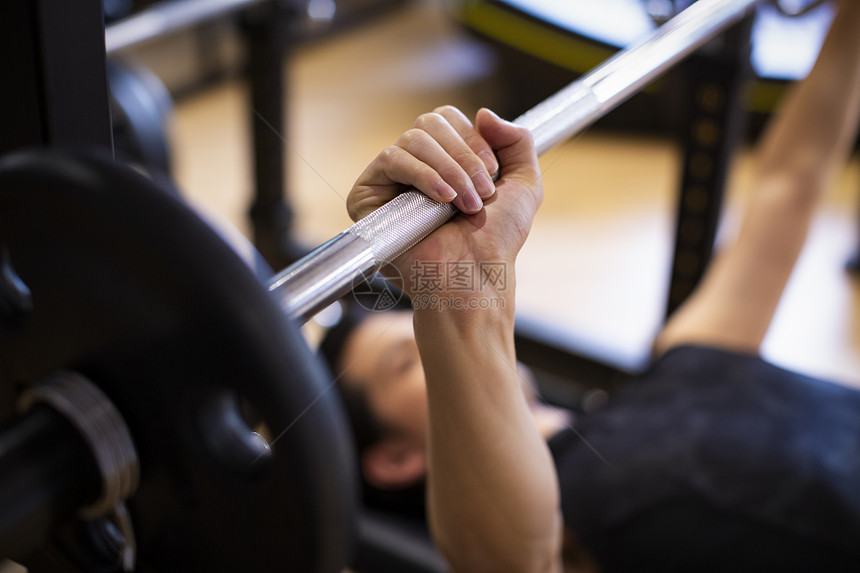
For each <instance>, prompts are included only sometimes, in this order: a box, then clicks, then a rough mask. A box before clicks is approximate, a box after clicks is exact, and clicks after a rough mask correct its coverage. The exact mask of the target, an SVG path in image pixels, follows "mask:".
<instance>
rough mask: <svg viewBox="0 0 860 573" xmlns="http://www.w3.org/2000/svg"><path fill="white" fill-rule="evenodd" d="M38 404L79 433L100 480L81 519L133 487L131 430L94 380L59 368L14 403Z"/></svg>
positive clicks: (109, 506)
mask: <svg viewBox="0 0 860 573" xmlns="http://www.w3.org/2000/svg"><path fill="white" fill-rule="evenodd" d="M39 402H41V403H44V404H47V405H48V406H50V407H51V408H53V409H54V410H56V411H57V412H59V413H60V414H62V415H63V416H64V417H65V418H66V419H67V420H68V421H69V423H71V424H72V426H74V427H75V429H76V430H77V431H78V432H79V433H80V435H81V437H82V438H83V439H84V442H85V443H86V444H87V446H88V448H89V451H90V453H91V454H92V456H93V458H94V459H95V462H96V467H97V468H98V471H99V476H100V479H101V491H100V494H99V496H98V498H97V499H96V500H95V501H94V502H92V503H90V504H89V505H87V506H86V507H82V508H80V510H79V512H78V513H79V515H80V516H81V517H82V518H84V519H96V518H98V517H103V516H105V515H107V514H109V513H110V512H112V511H113V510H114V508H115V507H116V506H117V505H119V504H120V503H122V502H123V501H125V500H126V499H127V498H128V497H129V496H131V494H133V493H134V492H135V491H136V490H137V484H138V480H139V477H140V463H139V461H138V456H137V450H136V449H135V447H134V441H133V440H132V438H131V432H130V431H129V429H128V426H127V425H126V423H125V420H124V419H123V417H122V414H120V413H119V410H117V409H116V406H114V405H113V403H112V402H111V401H110V399H109V398H108V397H107V396H106V395H105V394H104V392H102V391H101V390H100V389H99V388H98V387H97V386H96V385H95V384H93V383H92V382H90V381H89V380H87V379H86V378H85V377H83V376H82V375H80V374H78V373H76V372H69V371H63V372H58V373H56V374H54V375H53V376H52V377H51V378H49V379H47V380H45V381H44V382H41V383H39V384H36V385H35V386H34V387H33V388H31V389H29V390H28V391H27V392H26V393H25V394H24V395H23V396H22V398H21V401H20V404H19V408H20V409H21V410H27V409H29V408H30V407H31V406H32V405H33V404H35V403H39Z"/></svg>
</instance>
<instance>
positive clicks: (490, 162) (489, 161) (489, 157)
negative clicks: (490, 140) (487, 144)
mask: <svg viewBox="0 0 860 573" xmlns="http://www.w3.org/2000/svg"><path fill="white" fill-rule="evenodd" d="M478 155H479V156H480V157H481V158H482V159H483V160H484V165H486V166H487V171H489V172H490V173H495V172H496V171H498V170H499V160H498V159H496V154H495V153H493V152H492V151H487V150H486V149H485V150H484V151H482V152H481V153H479V154H478Z"/></svg>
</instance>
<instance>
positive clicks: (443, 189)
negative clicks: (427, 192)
mask: <svg viewBox="0 0 860 573" xmlns="http://www.w3.org/2000/svg"><path fill="white" fill-rule="evenodd" d="M436 193H438V194H439V197H441V198H442V200H443V201H451V200H453V199H454V197H456V196H457V192H456V191H454V188H453V187H451V186H450V185H448V184H447V183H445V181H444V180H443V179H440V180H439V182H438V183H437V184H436Z"/></svg>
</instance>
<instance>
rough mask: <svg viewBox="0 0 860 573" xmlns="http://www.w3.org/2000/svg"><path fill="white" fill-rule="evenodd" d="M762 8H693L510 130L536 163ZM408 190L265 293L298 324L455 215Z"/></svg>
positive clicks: (750, 1)
mask: <svg viewBox="0 0 860 573" xmlns="http://www.w3.org/2000/svg"><path fill="white" fill-rule="evenodd" d="M759 1H761V0H699V1H698V2H696V3H695V4H693V5H692V6H690V7H689V8H687V9H686V10H684V11H683V12H681V13H680V14H678V15H677V16H675V17H674V18H672V19H671V20H669V21H668V22H666V23H665V24H664V25H662V26H660V27H659V28H657V29H656V30H654V31H653V32H652V33H651V34H649V35H648V36H647V37H645V38H643V39H642V40H640V41H638V42H635V43H634V44H633V45H631V46H629V47H627V48H625V49H624V50H622V51H620V52H618V53H617V54H615V55H614V56H613V57H611V58H609V59H608V60H606V61H605V62H603V63H602V64H601V65H599V66H598V67H596V68H594V69H593V70H592V71H590V72H589V73H587V74H585V75H583V76H582V77H580V79H578V80H576V81H574V82H573V83H571V84H570V85H568V86H567V87H565V88H563V89H562V90H561V91H559V92H558V93H556V94H555V95H553V96H551V97H550V98H548V99H546V100H544V101H543V102H541V103H540V104H538V105H537V106H535V107H534V108H532V109H531V110H529V111H527V112H526V113H524V114H523V115H521V116H520V117H519V118H517V119H516V120H515V122H514V123H516V124H518V125H521V126H524V127H527V128H528V129H529V130H530V131H531V132H532V135H533V136H534V141H535V146H536V147H537V153H538V155H541V154H543V153H544V152H546V151H547V150H549V149H550V148H552V147H553V146H555V145H557V144H558V143H561V142H562V141H564V140H566V139H568V138H569V137H570V136H572V135H574V134H575V133H577V132H578V131H580V130H582V129H584V128H585V127H587V126H588V125H590V124H591V123H593V122H594V121H596V120H598V119H600V118H601V117H603V116H604V115H606V114H607V113H609V111H611V110H612V109H614V108H615V107H617V106H618V105H619V104H620V103H622V102H623V101H625V100H626V99H627V98H629V97H630V96H632V95H633V94H635V93H636V92H638V91H639V90H641V89H642V88H643V87H645V86H646V85H647V84H648V83H649V82H651V81H653V80H654V79H655V78H656V77H657V76H659V75H660V74H661V73H663V72H665V71H666V70H668V69H669V68H670V67H672V66H673V65H675V64H676V63H678V62H679V61H680V60H682V59H683V58H685V57H686V56H688V55H689V54H690V53H692V52H693V51H695V50H696V49H697V48H699V47H700V46H702V45H703V44H704V43H706V42H707V41H708V40H710V39H711V38H713V37H714V36H716V35H717V34H719V33H720V32H721V31H723V30H725V29H726V28H728V27H729V26H731V25H732V24H734V23H736V22H738V21H739V20H741V19H742V18H743V17H744V16H746V15H747V14H748V13H749V12H750V11H751V10H752V8H753V7H754V6H755V5H756V4H757V3H758V2H759ZM457 212H458V211H457V209H456V207H454V206H453V205H451V204H450V203H438V202H436V201H434V200H432V199H430V198H428V197H427V196H426V195H424V194H422V193H421V192H419V191H417V190H415V189H412V190H410V191H407V192H405V193H403V194H401V195H398V196H397V197H396V198H394V199H393V200H391V201H389V202H388V203H386V204H385V205H383V206H382V207H380V208H379V209H377V210H376V211H374V212H373V213H371V214H370V215H368V216H367V217H365V218H364V219H362V220H361V221H359V222H358V223H356V224H355V225H353V226H351V227H349V228H348V229H347V230H345V231H344V232H342V233H341V234H339V235H338V236H336V237H335V238H333V239H331V240H329V241H328V242H326V243H325V244H323V245H322V246H320V247H318V248H317V249H315V250H314V251H312V252H311V253H309V254H308V255H307V256H305V257H304V258H302V259H300V260H299V261H297V262H296V263H294V264H293V265H291V266H289V267H287V268H286V269H284V270H283V271H281V272H280V273H278V274H277V275H276V276H275V277H274V278H273V279H272V280H271V281H270V283H269V286H268V289H269V291H270V292H271V293H272V294H273V295H274V296H275V297H276V300H277V301H278V303H279V304H280V305H281V308H283V310H284V312H286V314H287V315H288V316H289V317H291V318H293V319H296V320H299V321H300V322H301V323H304V322H305V321H307V320H308V319H309V318H311V317H312V316H313V315H315V314H316V313H317V312H319V311H320V310H322V309H323V308H325V307H326V306H328V305H329V304H331V303H332V302H334V301H335V300H337V299H338V298H339V297H341V296H343V295H345V294H346V293H347V292H349V290H350V288H351V287H352V286H353V285H354V284H357V283H355V282H354V281H356V280H357V278H358V279H361V278H367V277H369V276H370V275H371V274H372V273H373V272H375V271H376V270H378V269H379V268H381V267H382V266H383V265H384V264H385V263H388V262H390V261H392V260H394V259H395V258H396V257H398V256H400V255H401V254H403V253H404V252H406V251H407V250H408V249H410V248H411V247H413V246H414V245H415V244H416V243H418V242H419V241H421V240H422V239H424V237H426V236H427V235H429V234H430V233H432V232H433V231H435V230H436V229H438V228H439V227H441V226H442V225H443V224H444V223H445V222H446V221H448V220H449V219H450V218H451V217H453V216H454V215H455V214H456V213H457Z"/></svg>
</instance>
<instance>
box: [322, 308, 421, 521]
mask: <svg viewBox="0 0 860 573" xmlns="http://www.w3.org/2000/svg"><path fill="white" fill-rule="evenodd" d="M340 304H341V309H342V314H341V317H340V319H339V320H338V322H337V323H336V324H335V325H334V326H332V327H330V328H329V330H328V331H327V332H326V334H325V336H324V337H323V339H322V341H321V342H320V345H319V349H318V352H319V355H320V356H321V357H322V359H323V360H324V361H325V363H326V364H327V365H328V368H329V371H330V372H331V373H332V374H333V377H334V379H335V382H336V384H337V387H338V391H339V392H340V396H341V402H342V403H343V406H344V410H345V411H346V416H347V420H348V421H349V426H350V429H351V430H352V435H353V441H354V443H355V448H356V452H357V453H358V459H359V460H360V459H361V454H362V453H364V452H365V451H366V450H367V449H368V448H369V447H371V446H373V445H374V444H376V443H377V442H379V441H380V440H381V439H382V438H384V437H385V436H386V434H387V432H389V431H390V430H388V429H387V428H386V427H385V425H384V424H382V423H381V422H380V421H379V420H378V419H377V418H376V416H375V415H374V414H373V410H371V408H370V404H369V402H368V399H367V393H366V391H365V389H364V388H363V387H362V386H361V385H358V384H350V383H349V380H348V379H346V377H344V376H343V375H342V372H341V368H342V367H343V365H342V364H341V357H342V355H343V351H344V348H345V347H346V344H347V342H348V341H349V339H350V336H352V334H353V333H354V332H355V331H356V329H357V328H358V327H360V326H361V325H362V324H363V323H364V321H365V320H367V319H368V318H370V317H371V316H373V315H374V314H375V313H376V312H379V311H371V310H367V309H368V308H373V306H372V305H370V304H362V303H361V299H360V297H356V296H355V295H351V296H348V297H345V298H344V299H342V300H341V301H340ZM411 308H412V305H411V303H410V302H409V300H408V299H406V300H405V301H401V302H400V303H398V304H395V305H393V306H392V307H391V308H390V310H392V311H397V310H400V311H402V310H407V309H411ZM383 312H384V311H383ZM359 475H361V476H362V480H361V481H362V501H363V502H364V504H365V505H366V506H368V507H373V508H376V509H382V510H385V511H390V512H392V513H397V514H399V515H404V516H409V517H418V518H421V519H424V518H425V499H424V483H423V480H420V481H419V482H417V483H414V484H411V485H408V486H406V487H404V488H402V489H399V490H394V491H392V490H383V489H379V488H377V487H374V486H372V485H371V484H369V483H368V482H367V480H366V479H364V473H363V472H362V471H361V467H359Z"/></svg>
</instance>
